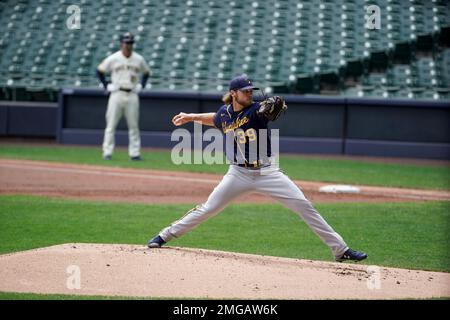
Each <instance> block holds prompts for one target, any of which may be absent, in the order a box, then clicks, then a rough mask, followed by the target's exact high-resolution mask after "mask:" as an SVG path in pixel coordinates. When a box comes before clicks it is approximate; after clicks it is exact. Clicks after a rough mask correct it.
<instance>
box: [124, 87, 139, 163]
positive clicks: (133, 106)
mask: <svg viewBox="0 0 450 320" xmlns="http://www.w3.org/2000/svg"><path fill="white" fill-rule="evenodd" d="M129 95H130V97H129V103H128V106H127V107H126V108H125V117H126V119H127V125H128V154H129V156H130V157H138V156H140V154H141V137H140V133H139V97H138V95H137V94H129Z"/></svg>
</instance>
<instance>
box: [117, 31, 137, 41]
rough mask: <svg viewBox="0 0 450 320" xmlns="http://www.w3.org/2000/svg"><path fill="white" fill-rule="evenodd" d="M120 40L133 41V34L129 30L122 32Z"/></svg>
mask: <svg viewBox="0 0 450 320" xmlns="http://www.w3.org/2000/svg"><path fill="white" fill-rule="evenodd" d="M120 42H125V43H134V36H133V34H132V33H131V32H127V33H124V34H123V35H121V36H120Z"/></svg>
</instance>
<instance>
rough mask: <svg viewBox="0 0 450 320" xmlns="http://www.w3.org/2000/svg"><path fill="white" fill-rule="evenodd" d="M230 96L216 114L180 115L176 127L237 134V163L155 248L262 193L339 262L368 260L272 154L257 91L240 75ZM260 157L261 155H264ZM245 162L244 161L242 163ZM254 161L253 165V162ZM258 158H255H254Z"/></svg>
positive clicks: (162, 234)
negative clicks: (257, 145) (259, 144)
mask: <svg viewBox="0 0 450 320" xmlns="http://www.w3.org/2000/svg"><path fill="white" fill-rule="evenodd" d="M229 89H230V90H229V92H228V93H227V94H225V95H224V97H223V102H224V103H225V105H223V106H222V107H221V108H220V109H219V110H218V111H217V112H216V113H201V114H186V113H179V114H178V115H176V116H175V117H174V118H173V119H172V122H173V124H174V125H176V126H180V125H183V124H185V123H187V122H191V121H196V122H200V123H202V124H205V125H208V126H215V127H217V128H218V129H220V130H222V131H223V132H224V133H225V134H227V135H229V134H230V133H231V134H233V136H234V137H233V140H234V148H233V153H232V154H230V153H229V151H230V150H226V153H227V157H228V159H229V160H230V161H231V165H230V168H229V170H228V172H227V173H226V175H225V176H224V177H223V179H222V181H221V182H220V183H219V185H217V187H216V188H215V189H214V191H213V192H212V193H211V194H210V196H209V197H208V200H207V201H206V202H205V203H203V204H201V205H199V206H197V207H195V208H193V209H192V210H190V211H189V212H188V213H187V214H185V215H184V216H183V217H182V218H181V219H180V220H178V221H175V222H174V223H173V224H171V225H170V226H168V227H167V228H165V229H163V230H162V231H161V232H160V233H159V234H158V235H157V236H156V237H154V238H153V239H151V240H149V242H148V246H149V247H150V248H158V247H161V246H162V245H163V244H165V243H166V242H168V241H170V240H171V239H173V238H178V237H180V236H182V235H184V234H185V233H186V232H189V231H190V230H192V229H194V228H195V227H196V226H198V225H199V224H200V223H201V222H203V221H205V220H206V219H208V218H210V217H212V216H214V215H216V214H217V213H219V212H220V211H221V210H222V209H224V208H225V206H226V205H227V204H228V203H230V202H231V201H232V200H233V199H235V198H236V197H238V196H240V195H242V194H244V193H247V192H252V191H256V192H259V193H264V194H267V195H270V196H272V197H274V198H275V199H277V200H278V201H280V202H281V203H282V204H283V205H285V206H286V207H288V208H289V209H291V210H293V211H295V212H296V213H297V214H299V216H300V217H301V218H302V219H303V220H304V221H305V222H306V224H307V225H308V226H309V227H310V228H311V229H312V230H313V231H314V232H315V233H316V234H317V235H318V236H319V237H320V238H321V239H322V241H323V242H325V243H326V244H327V245H328V247H329V248H330V249H331V251H332V253H333V255H334V257H335V259H336V260H337V261H343V260H355V261H360V260H363V259H365V258H367V255H366V254H365V253H363V252H358V251H355V250H352V249H350V248H349V247H348V246H347V244H346V243H345V242H344V240H343V239H342V237H341V236H340V235H339V234H337V233H336V232H335V231H334V230H333V229H332V228H331V226H329V225H328V224H327V222H326V221H325V220H324V219H323V218H322V216H321V215H320V214H319V213H318V212H317V211H316V209H315V208H314V207H313V206H312V204H311V202H310V201H308V200H307V199H306V198H305V196H304V194H303V192H302V191H301V190H300V189H299V188H298V187H297V186H296V185H295V184H294V182H292V181H291V180H290V179H289V178H288V177H287V176H286V175H285V174H284V173H282V172H281V171H280V169H279V168H278V166H277V165H276V163H275V161H274V158H273V156H272V152H271V146H270V130H268V131H267V134H266V136H263V135H262V134H261V132H262V131H260V130H261V129H267V126H268V122H269V121H268V119H267V117H265V116H264V115H263V114H261V113H259V109H260V103H258V102H253V90H254V89H257V88H255V87H254V86H253V84H252V82H251V81H250V80H249V79H248V78H247V77H246V76H245V75H243V76H238V77H236V78H234V79H233V80H232V81H231V82H230V87H229ZM259 138H261V139H265V144H266V147H265V149H266V150H265V153H266V154H263V155H262V156H260V155H259V154H256V155H255V154H252V151H251V150H252V148H251V147H250V143H251V142H255V141H259ZM258 153H260V152H258ZM239 159H241V160H243V161H239ZM250 159H252V160H251V161H249V160H250ZM253 159H254V160H253Z"/></svg>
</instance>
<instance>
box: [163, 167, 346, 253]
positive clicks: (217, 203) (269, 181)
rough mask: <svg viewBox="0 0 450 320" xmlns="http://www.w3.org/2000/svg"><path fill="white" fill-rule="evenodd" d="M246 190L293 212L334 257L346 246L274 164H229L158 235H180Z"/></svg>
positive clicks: (168, 237) (218, 210) (164, 238)
mask: <svg viewBox="0 0 450 320" xmlns="http://www.w3.org/2000/svg"><path fill="white" fill-rule="evenodd" d="M247 192H258V193H263V194H267V195H270V196H272V197H273V198H275V199H276V200H278V201H279V202H281V203H282V204H283V205H284V206H286V207H287V208H289V209H291V210H292V211H294V212H296V213H297V214H298V215H299V216H300V217H301V218H302V219H303V220H304V221H305V223H306V224H307V225H308V226H309V227H310V228H311V229H312V230H313V231H314V232H315V233H316V234H317V235H318V236H319V237H320V239H322V241H323V242H324V243H325V244H326V245H327V246H328V247H329V248H330V249H331V251H332V253H333V255H334V256H335V257H340V256H342V255H343V254H344V252H345V251H346V250H347V249H348V246H347V245H346V243H345V242H344V240H343V239H342V237H341V236H340V235H339V234H338V233H336V232H335V231H334V230H333V228H331V226H330V225H328V223H327V222H326V221H325V220H324V219H323V218H322V216H321V215H320V214H319V213H318V212H317V210H316V209H315V208H314V207H313V205H312V204H311V202H310V201H309V200H307V199H306V198H305V196H304V194H303V192H302V191H301V190H300V189H299V188H298V187H297V185H295V183H294V182H293V181H292V180H291V179H289V178H288V177H287V176H286V175H285V174H284V173H283V172H281V171H280V169H279V168H278V167H277V166H275V165H271V166H270V167H266V168H262V169H247V168H242V167H239V166H236V165H230V168H229V169H228V172H227V173H226V174H225V176H224V177H223V179H222V181H221V182H220V183H219V184H218V185H217V186H216V188H215V189H214V191H213V192H212V193H211V194H210V196H209V197H208V200H207V201H206V202H205V203H203V204H201V205H199V206H197V207H195V208H194V209H192V210H190V211H189V212H188V213H186V214H185V215H184V216H183V217H182V218H181V219H179V220H177V221H175V222H174V223H172V224H171V225H170V226H169V227H167V228H165V229H163V230H162V231H161V232H160V234H159V235H160V236H161V238H163V240H164V241H166V242H167V241H170V240H171V239H173V238H178V237H181V236H182V235H184V234H185V233H187V232H189V231H191V230H192V229H194V228H195V227H197V226H198V225H199V224H200V223H202V222H203V221H205V220H207V219H208V218H211V217H213V216H215V215H216V214H218V213H219V212H220V211H221V210H223V209H224V208H225V207H226V206H227V204H229V203H230V202H231V201H232V200H233V199H235V198H236V197H238V196H241V195H242V194H244V193H247Z"/></svg>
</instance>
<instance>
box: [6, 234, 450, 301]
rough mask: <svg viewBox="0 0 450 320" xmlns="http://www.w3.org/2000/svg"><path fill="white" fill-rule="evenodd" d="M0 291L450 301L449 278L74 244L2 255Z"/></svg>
mask: <svg viewBox="0 0 450 320" xmlns="http://www.w3.org/2000/svg"><path fill="white" fill-rule="evenodd" d="M372 272H374V273H372ZM78 285H79V288H77V287H78ZM0 291H7V292H33V293H47V294H51V293H60V294H80V295H120V296H141V297H143V296H147V297H187V298H239V299H392V298H394V299H395V298H429V297H442V296H446V297H448V296H450V274H447V273H438V272H426V271H416V270H404V269H394V268H383V267H374V266H371V267H369V266H367V265H357V264H342V263H329V262H319V261H308V260H298V259H288V258H277V257H268V256H259V255H250V254H238V253H228V252H221V251H211V250H200V249H186V248H175V247H167V248H162V249H153V250H149V249H147V248H145V247H142V246H133V245H106V244H78V243H76V244H64V245H57V246H52V247H46V248H41V249H36V250H29V251H23V252H18V253H13V254H6V255H1V256H0Z"/></svg>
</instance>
